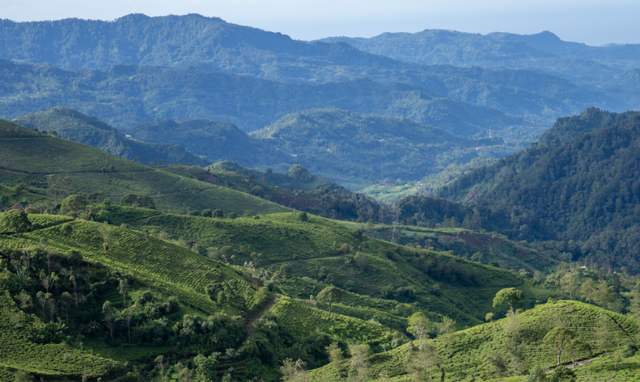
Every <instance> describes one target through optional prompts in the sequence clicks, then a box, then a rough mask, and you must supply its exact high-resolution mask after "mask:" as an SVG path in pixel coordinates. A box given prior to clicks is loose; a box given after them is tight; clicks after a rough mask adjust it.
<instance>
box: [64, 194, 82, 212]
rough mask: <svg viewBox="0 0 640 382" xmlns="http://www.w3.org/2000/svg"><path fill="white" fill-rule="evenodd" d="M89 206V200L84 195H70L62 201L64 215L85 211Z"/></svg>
mask: <svg viewBox="0 0 640 382" xmlns="http://www.w3.org/2000/svg"><path fill="white" fill-rule="evenodd" d="M86 206H87V198H85V197H84V196H82V195H69V196H68V197H67V198H66V199H64V200H63V201H62V207H61V208H60V210H61V212H62V213H67V212H69V211H73V212H78V211H80V210H83V209H84V208H85V207H86Z"/></svg>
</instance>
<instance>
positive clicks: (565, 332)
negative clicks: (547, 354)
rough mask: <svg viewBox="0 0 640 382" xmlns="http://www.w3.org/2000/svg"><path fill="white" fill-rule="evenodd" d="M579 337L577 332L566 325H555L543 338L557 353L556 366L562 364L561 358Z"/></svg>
mask: <svg viewBox="0 0 640 382" xmlns="http://www.w3.org/2000/svg"><path fill="white" fill-rule="evenodd" d="M576 338H577V334H576V332H574V331H573V330H571V329H568V328H564V327H555V328H553V329H551V331H550V332H549V333H547V334H546V335H545V336H544V339H543V340H542V341H543V342H544V343H545V344H547V345H548V346H549V347H550V348H551V349H553V351H554V352H555V354H556V366H560V359H561V357H563V356H564V353H565V352H566V351H567V349H569V348H570V346H571V344H572V342H573V341H574V340H575V339H576Z"/></svg>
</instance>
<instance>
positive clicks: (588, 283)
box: [580, 279, 596, 305]
mask: <svg viewBox="0 0 640 382" xmlns="http://www.w3.org/2000/svg"><path fill="white" fill-rule="evenodd" d="M595 291H596V283H595V282H593V280H592V279H586V280H585V281H584V283H582V287H580V294H581V295H582V297H583V298H585V299H586V300H587V301H588V302H589V305H591V300H592V299H593V295H594V294H595Z"/></svg>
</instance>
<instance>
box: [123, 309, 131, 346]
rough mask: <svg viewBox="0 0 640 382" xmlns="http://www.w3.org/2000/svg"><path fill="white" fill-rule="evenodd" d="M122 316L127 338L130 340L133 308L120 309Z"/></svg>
mask: <svg viewBox="0 0 640 382" xmlns="http://www.w3.org/2000/svg"><path fill="white" fill-rule="evenodd" d="M122 318H124V321H125V322H126V323H127V339H128V341H129V342H131V320H132V319H133V308H127V309H125V310H123V311H122Z"/></svg>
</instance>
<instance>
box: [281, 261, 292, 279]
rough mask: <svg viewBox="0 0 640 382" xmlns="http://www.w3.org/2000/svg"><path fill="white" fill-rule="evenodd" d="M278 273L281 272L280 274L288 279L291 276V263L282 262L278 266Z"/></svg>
mask: <svg viewBox="0 0 640 382" xmlns="http://www.w3.org/2000/svg"><path fill="white" fill-rule="evenodd" d="M280 273H282V276H284V278H286V279H290V278H291V276H293V268H291V265H289V264H283V265H282V266H281V267H280Z"/></svg>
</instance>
